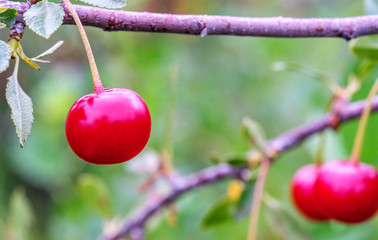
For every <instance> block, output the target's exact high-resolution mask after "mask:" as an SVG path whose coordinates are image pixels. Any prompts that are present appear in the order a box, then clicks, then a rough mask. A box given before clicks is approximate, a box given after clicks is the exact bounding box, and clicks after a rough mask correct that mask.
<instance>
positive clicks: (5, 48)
mask: <svg viewBox="0 0 378 240" xmlns="http://www.w3.org/2000/svg"><path fill="white" fill-rule="evenodd" d="M10 52H11V50H10V47H9V45H8V44H7V43H6V42H4V41H0V73H1V72H4V71H5V70H6V69H7V68H8V66H9V60H10V58H11V54H10Z"/></svg>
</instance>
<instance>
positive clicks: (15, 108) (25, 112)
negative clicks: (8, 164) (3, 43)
mask: <svg viewBox="0 0 378 240" xmlns="http://www.w3.org/2000/svg"><path fill="white" fill-rule="evenodd" d="M19 62H20V59H19V57H17V58H16V65H15V68H14V72H13V74H12V76H10V77H9V78H8V84H7V89H6V94H5V95H6V98H7V101H8V104H9V107H10V108H11V111H12V114H11V117H12V119H13V122H14V125H15V126H16V132H17V135H18V139H19V141H20V145H21V147H23V146H24V143H23V142H24V141H26V140H27V138H28V136H29V135H30V132H31V128H32V123H33V104H32V101H31V99H30V97H29V96H28V95H26V93H25V92H24V91H23V90H22V88H21V87H20V85H19V83H18V80H17V74H18V66H19Z"/></svg>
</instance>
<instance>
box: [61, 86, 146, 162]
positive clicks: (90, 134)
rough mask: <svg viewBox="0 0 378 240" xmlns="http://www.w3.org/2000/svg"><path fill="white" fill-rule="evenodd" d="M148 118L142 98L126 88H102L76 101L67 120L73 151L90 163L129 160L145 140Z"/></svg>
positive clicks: (143, 145) (67, 130)
mask: <svg viewBox="0 0 378 240" xmlns="http://www.w3.org/2000/svg"><path fill="white" fill-rule="evenodd" d="M150 132H151V117H150V113H149V110H148V108H147V105H146V104H145V102H144V101H143V99H142V98H141V97H140V96H139V95H138V94H137V93H135V92H133V91H131V90H129V89H122V88H114V89H105V91H104V92H102V93H100V94H95V93H92V94H88V95H85V96H83V97H81V98H80V99H79V100H77V101H76V102H75V103H74V104H73V106H72V107H71V109H70V111H69V112H68V115H67V119H66V137H67V141H68V143H69V145H70V146H71V148H72V150H73V151H74V152H75V153H76V154H77V155H78V156H79V157H80V158H81V159H83V160H84V161H87V162H89V163H93V164H117V163H121V162H125V161H127V160H130V159H132V158H133V157H135V156H136V155H138V153H140V152H141V151H142V150H143V148H144V147H145V145H146V144H147V142H148V139H149V137H150Z"/></svg>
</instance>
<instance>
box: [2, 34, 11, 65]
mask: <svg viewBox="0 0 378 240" xmlns="http://www.w3.org/2000/svg"><path fill="white" fill-rule="evenodd" d="M0 43H4V44H5V45H6V46H7V48H8V56H7V58H6V59H7V64H6V65H5V68H4V70H2V71H1V70H0V73H2V72H4V71H5V70H7V69H8V67H9V61H10V58H11V49H10V47H9V45H8V44H7V43H6V42H4V41H0Z"/></svg>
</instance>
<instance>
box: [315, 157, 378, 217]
mask: <svg viewBox="0 0 378 240" xmlns="http://www.w3.org/2000/svg"><path fill="white" fill-rule="evenodd" d="M315 194H316V197H317V198H318V200H319V203H320V206H321V209H320V211H321V213H322V214H323V215H325V216H328V217H331V218H333V219H335V220H338V221H341V222H345V223H359V222H363V221H365V220H367V219H369V218H370V217H372V216H373V215H374V214H375V213H376V212H377V210H378V172H377V170H376V169H375V168H374V167H372V166H370V165H366V164H363V163H357V164H353V163H350V162H348V161H342V160H335V161H330V162H327V163H325V164H323V165H322V166H321V167H320V169H319V174H318V180H317V182H316V184H315Z"/></svg>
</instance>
